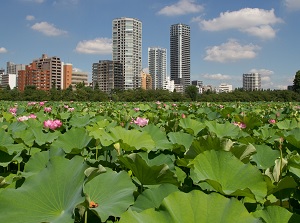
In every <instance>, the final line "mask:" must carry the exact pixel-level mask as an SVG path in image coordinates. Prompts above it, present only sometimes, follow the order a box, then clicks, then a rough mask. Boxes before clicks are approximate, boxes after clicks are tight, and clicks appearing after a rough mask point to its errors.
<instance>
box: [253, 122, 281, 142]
mask: <svg viewBox="0 0 300 223" xmlns="http://www.w3.org/2000/svg"><path fill="white" fill-rule="evenodd" d="M277 131H278V129H273V128H270V127H269V126H265V127H262V128H260V129H259V130H255V129H254V130H253V133H254V136H256V137H258V138H260V139H262V140H263V141H265V142H268V143H274V140H275V139H278V138H279V136H278V135H277Z"/></svg>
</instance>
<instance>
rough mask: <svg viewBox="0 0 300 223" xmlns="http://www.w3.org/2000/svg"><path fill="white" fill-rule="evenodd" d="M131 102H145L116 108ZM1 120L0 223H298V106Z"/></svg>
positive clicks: (20, 111) (41, 111) (198, 107)
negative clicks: (48, 124)
mask: <svg viewBox="0 0 300 223" xmlns="http://www.w3.org/2000/svg"><path fill="white" fill-rule="evenodd" d="M28 90H30V91H32V92H35V91H37V90H36V89H28ZM79 90H84V89H79ZM79 90H77V92H78V91H79ZM51 91H52V92H53V93H55V94H58V95H59V94H60V92H61V91H59V90H57V89H52V90H51ZM84 91H85V92H87V95H88V94H89V91H91V92H93V91H94V90H92V89H89V90H87V91H86V90H84ZM73 92H76V91H73V90H72V89H68V94H72V93H73ZM134 92H135V93H136V92H139V93H140V95H139V97H140V100H142V99H143V98H144V97H146V95H145V94H144V93H145V91H144V90H142V89H139V90H136V91H132V92H131V91H128V92H126V93H125V92H123V93H122V94H121V93H120V95H119V96H120V97H122V96H121V95H125V94H129V95H130V94H131V93H134ZM124 93H125V94H124ZM160 93H161V94H165V95H167V94H169V93H168V92H165V91H162V92H160ZM112 94H119V92H112ZM151 94H153V95H155V92H154V91H152V92H151ZM153 95H152V96H151V97H154V96H153ZM82 97H86V95H83V96H82ZM168 97H170V95H169V96H168ZM143 100H144V99H143ZM45 108H46V109H45ZM0 110H1V113H0V222H12V223H14V222H16V223H17V222H24V223H26V222H28V223H29V222H30V223H31V222H75V223H86V222H197V223H198V222H230V223H231V222H272V223H273V222H275V223H276V222H280V223H281V222H299V221H300V220H299V214H300V190H299V188H300V180H299V179H300V154H299V153H300V137H299V135H300V116H299V112H300V105H299V104H298V103H293V102H284V103H282V102H280V103H278V102H269V103H263V102H256V103H254V102H252V103H242V102H234V103H221V104H220V103H214V102H207V103H206V102H176V103H174V102H161V101H157V100H156V102H143V103H142V102H126V103H121V102H111V101H108V102H88V101H85V102H74V101H65V102H55V101H33V102H24V101H18V102H15V101H0ZM140 119H141V120H147V122H145V123H144V124H143V125H140V124H139V123H138V122H136V120H140ZM49 120H50V121H51V120H52V121H53V120H59V121H60V123H62V125H59V126H57V128H46V126H45V125H44V123H45V122H47V121H49Z"/></svg>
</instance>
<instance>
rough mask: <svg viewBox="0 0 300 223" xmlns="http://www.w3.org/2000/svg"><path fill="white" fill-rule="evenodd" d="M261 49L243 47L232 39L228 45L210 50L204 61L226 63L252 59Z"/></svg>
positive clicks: (248, 46) (224, 44)
mask: <svg viewBox="0 0 300 223" xmlns="http://www.w3.org/2000/svg"><path fill="white" fill-rule="evenodd" d="M259 49H260V47H259V46H257V45H253V44H248V45H241V44H240V43H239V42H238V41H236V40H234V39H231V40H229V41H228V42H227V43H222V44H221V45H219V46H213V47H210V48H208V49H207V50H206V57H205V58H204V60H207V61H216V62H221V63H225V62H235V61H238V60H242V59H252V58H255V57H256V51H257V50H259Z"/></svg>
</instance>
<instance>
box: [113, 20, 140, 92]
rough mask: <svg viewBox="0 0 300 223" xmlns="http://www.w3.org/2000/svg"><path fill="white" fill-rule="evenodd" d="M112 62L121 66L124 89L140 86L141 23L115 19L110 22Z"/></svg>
mask: <svg viewBox="0 0 300 223" xmlns="http://www.w3.org/2000/svg"><path fill="white" fill-rule="evenodd" d="M112 41H113V44H112V47H113V52H112V56H113V61H116V62H120V63H121V64H122V65H123V76H124V89H125V90H127V89H135V88H138V87H140V86H141V71H142V22H141V21H139V20H138V19H134V18H125V17H123V18H117V19H114V20H113V22H112Z"/></svg>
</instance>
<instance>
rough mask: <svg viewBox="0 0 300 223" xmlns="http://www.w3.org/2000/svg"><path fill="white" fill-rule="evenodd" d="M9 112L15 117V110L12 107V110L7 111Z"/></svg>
mask: <svg viewBox="0 0 300 223" xmlns="http://www.w3.org/2000/svg"><path fill="white" fill-rule="evenodd" d="M9 112H10V113H11V114H12V115H16V113H17V108H15V107H12V108H10V109H9Z"/></svg>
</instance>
